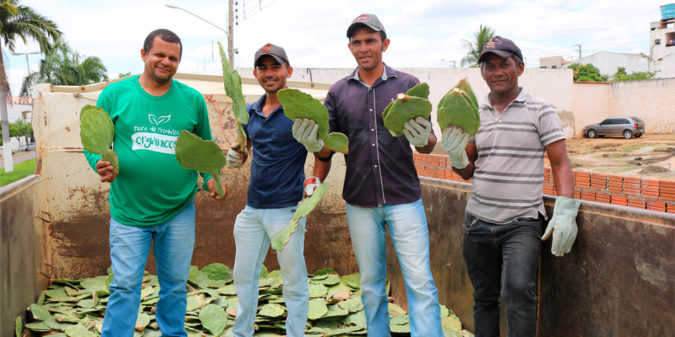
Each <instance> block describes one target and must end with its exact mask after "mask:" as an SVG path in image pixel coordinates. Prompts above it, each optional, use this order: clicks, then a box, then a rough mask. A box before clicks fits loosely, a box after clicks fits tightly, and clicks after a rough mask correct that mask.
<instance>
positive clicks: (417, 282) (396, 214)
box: [347, 199, 443, 337]
mask: <svg viewBox="0 0 675 337" xmlns="http://www.w3.org/2000/svg"><path fill="white" fill-rule="evenodd" d="M347 224H348V225H349V233H350V235H351V239H352V246H353V247H354V255H355V256H356V262H357V263H358V265H359V272H360V273H361V298H362V300H363V304H364V307H365V308H364V310H365V314H366V321H367V327H368V336H369V337H375V336H391V333H390V331H389V310H388V302H387V294H386V293H385V288H384V286H385V279H386V260H387V258H386V252H385V224H386V225H387V227H388V228H389V232H390V233H391V239H392V241H393V243H394V249H395V250H396V256H397V257H398V261H399V263H400V265H401V271H402V272H403V281H404V282H405V290H406V295H407V298H408V311H409V313H410V334H411V336H412V337H418V336H420V337H421V336H424V337H442V336H443V332H442V330H441V313H440V306H439V304H438V293H437V291H436V285H435V284H434V279H433V277H432V275H431V268H430V266H429V229H428V228H427V218H426V215H425V214H424V205H423V204H422V200H421V199H420V200H417V201H415V202H412V203H409V204H403V205H384V206H380V207H373V208H362V207H358V206H354V205H350V204H347Z"/></svg>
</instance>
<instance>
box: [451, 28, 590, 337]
mask: <svg viewBox="0 0 675 337" xmlns="http://www.w3.org/2000/svg"><path fill="white" fill-rule="evenodd" d="M478 62H479V63H480V66H481V76H482V77H483V79H484V80H485V82H486V83H487V85H488V87H489V88H490V93H489V94H488V95H487V97H485V98H484V99H483V100H482V101H481V102H480V103H479V110H480V119H481V126H480V128H479V129H478V132H477V133H476V135H475V136H474V137H472V138H470V137H469V136H468V135H467V134H466V133H464V132H463V131H462V130H461V129H460V128H457V127H448V128H446V130H444V132H443V138H442V141H441V144H442V146H443V150H445V152H447V153H448V156H449V157H450V161H451V163H452V166H453V170H454V171H455V172H457V173H458V174H459V175H461V176H462V178H464V179H469V178H473V180H472V184H471V198H470V199H469V201H468V204H467V206H466V215H465V223H464V238H463V255H464V260H465V261H466V265H467V271H468V274H469V278H470V279H471V283H472V284H473V287H474V290H475V291H474V309H473V315H474V325H475V333H476V337H498V336H499V296H500V292H501V295H502V296H503V298H504V301H505V304H506V318H507V327H508V328H507V330H508V336H510V337H511V336H535V334H536V326H537V294H536V283H537V268H538V263H539V254H540V249H541V243H540V237H541V239H542V240H545V239H546V238H548V237H549V236H550V235H551V234H553V243H552V246H551V252H552V253H553V255H556V256H563V255H564V254H565V253H568V252H569V251H570V249H571V247H572V244H573V243H574V240H575V238H576V234H577V225H576V220H575V218H576V215H577V211H578V209H579V201H578V200H574V199H573V191H574V178H573V174H572V168H571V165H570V161H569V158H568V157H567V150H566V147H565V136H564V135H563V133H562V130H561V127H560V120H559V119H558V114H557V112H556V110H555V109H554V107H553V106H552V105H551V104H550V103H548V102H546V101H544V100H542V99H540V98H537V97H534V96H532V95H530V94H528V93H527V92H526V91H525V90H524V89H523V88H521V87H519V86H518V77H519V76H520V75H521V74H522V73H523V71H524V64H523V56H522V54H521V52H520V49H519V48H518V47H517V46H516V45H515V44H514V43H513V42H512V41H511V40H509V39H506V38H502V37H499V36H496V37H494V38H492V39H491V40H490V41H489V42H488V43H486V44H485V46H484V47H483V50H482V51H481V54H480V57H479V59H478ZM544 154H546V155H547V156H548V158H549V161H550V163H551V169H552V172H553V178H554V183H555V189H556V191H557V193H558V197H557V199H556V203H555V207H554V210H553V216H552V217H551V220H550V221H549V223H548V227H547V228H546V232H545V234H544V236H542V223H543V222H544V221H545V219H546V210H545V209H544V203H543V200H542V188H543V181H544Z"/></svg>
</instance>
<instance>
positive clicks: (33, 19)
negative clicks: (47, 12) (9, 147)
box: [0, 0, 61, 143]
mask: <svg viewBox="0 0 675 337" xmlns="http://www.w3.org/2000/svg"><path fill="white" fill-rule="evenodd" d="M60 36H61V31H59V30H58V28H57V26H56V24H55V23H54V22H52V21H51V20H49V19H47V18H46V17H44V16H42V15H40V14H39V13H37V12H36V11H35V10H34V9H33V8H31V7H27V6H22V5H20V4H19V0H5V1H2V2H0V114H1V115H2V130H3V132H2V137H3V141H4V143H7V142H8V141H9V125H8V119H7V96H9V94H10V88H9V83H8V82H7V73H6V72H5V61H4V59H3V50H4V49H3V48H7V49H9V50H10V51H12V52H13V51H14V50H15V41H16V40H17V39H21V41H22V42H23V43H27V42H28V40H29V39H31V40H34V41H35V42H37V44H38V45H39V46H40V51H42V52H43V53H45V52H48V51H49V50H50V49H51V48H52V44H53V43H54V42H55V41H56V40H58V39H59V37H60Z"/></svg>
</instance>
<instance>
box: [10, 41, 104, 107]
mask: <svg viewBox="0 0 675 337" xmlns="http://www.w3.org/2000/svg"><path fill="white" fill-rule="evenodd" d="M107 80H108V75H107V74H106V68H105V66H104V65H103V62H101V59H99V58H98V57H95V56H89V57H85V56H83V55H81V54H80V53H78V52H76V51H73V50H72V49H71V48H70V47H69V46H68V45H67V44H66V43H65V42H62V41H59V42H58V44H57V45H56V46H55V47H54V49H52V50H51V51H50V52H48V53H47V55H46V56H45V59H44V60H42V61H40V69H39V70H38V71H36V72H32V73H31V74H30V75H29V76H26V78H24V80H23V85H22V86H21V95H28V94H29V89H30V86H32V85H33V84H35V83H50V84H53V85H87V84H92V83H98V82H101V81H107Z"/></svg>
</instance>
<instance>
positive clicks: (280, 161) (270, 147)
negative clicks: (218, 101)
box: [243, 95, 307, 208]
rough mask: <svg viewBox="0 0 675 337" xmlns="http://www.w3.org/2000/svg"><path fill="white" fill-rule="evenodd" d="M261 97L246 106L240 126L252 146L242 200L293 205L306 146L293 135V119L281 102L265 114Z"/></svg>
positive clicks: (275, 205) (256, 204)
mask: <svg viewBox="0 0 675 337" xmlns="http://www.w3.org/2000/svg"><path fill="white" fill-rule="evenodd" d="M265 97H266V95H263V96H262V97H260V99H258V101H256V102H254V103H251V104H249V105H247V106H246V109H247V110H248V114H249V119H248V124H247V125H243V127H244V131H246V135H247V136H248V139H250V141H251V145H252V146H253V155H252V156H251V157H252V162H251V181H250V183H249V185H248V194H247V196H246V203H247V205H249V206H251V207H255V208H281V207H288V206H295V205H297V204H298V202H299V201H300V200H302V190H303V186H302V184H303V182H304V181H305V170H304V168H305V159H306V158H307V150H305V147H304V146H303V145H302V144H300V143H298V142H297V141H296V140H295V138H293V134H292V130H291V129H292V127H293V121H291V120H290V119H288V117H286V115H284V109H283V107H282V106H279V107H278V108H277V109H276V110H274V111H273V112H272V113H271V114H270V115H269V116H267V117H265V115H264V114H263V112H262V107H263V105H264V103H265Z"/></svg>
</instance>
